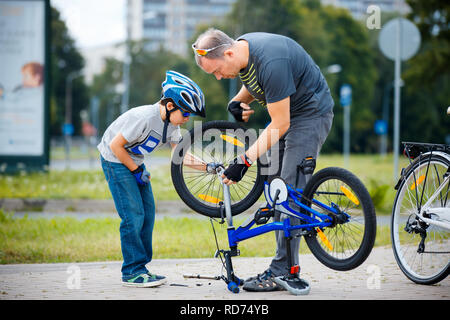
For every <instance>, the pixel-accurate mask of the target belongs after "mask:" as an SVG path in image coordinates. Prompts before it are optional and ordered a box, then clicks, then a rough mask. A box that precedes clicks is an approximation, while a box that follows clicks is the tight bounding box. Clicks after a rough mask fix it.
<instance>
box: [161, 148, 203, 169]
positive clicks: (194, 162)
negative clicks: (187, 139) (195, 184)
mask: <svg viewBox="0 0 450 320" xmlns="http://www.w3.org/2000/svg"><path fill="white" fill-rule="evenodd" d="M170 145H171V146H172V152H173V151H174V149H175V147H176V146H177V144H176V143H171V144H170ZM183 164H184V165H185V166H187V167H189V168H192V169H194V170H199V171H206V165H207V163H206V162H205V161H203V160H202V159H199V158H197V157H196V156H194V155H193V154H191V153H190V152H188V153H186V155H185V156H184V159H183Z"/></svg>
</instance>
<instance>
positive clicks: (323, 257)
mask: <svg viewBox="0 0 450 320" xmlns="http://www.w3.org/2000/svg"><path fill="white" fill-rule="evenodd" d="M302 203H304V204H306V205H308V206H309V207H311V208H312V209H314V210H315V211H317V212H320V213H322V214H325V215H328V216H329V217H330V219H331V220H332V221H333V223H332V225H331V226H329V227H326V228H322V229H319V228H316V229H314V230H313V231H312V232H311V233H310V234H309V235H306V236H305V240H306V243H307V245H308V247H309V249H310V250H311V252H312V253H313V255H314V256H315V257H316V258H317V259H318V260H319V261H320V262H322V263H323V264H324V265H326V266H327V267H329V268H331V269H334V270H339V271H347V270H351V269H354V268H356V267H358V266H359V265H361V264H362V263H363V262H364V261H365V260H366V259H367V257H368V256H369V254H370V252H371V251H372V248H373V245H374V243H375V236H376V216H375V209H374V206H373V203H372V199H371V198H370V195H369V192H368V191H367V189H366V188H365V187H364V185H363V183H362V182H361V181H360V180H359V179H358V178H357V177H356V176H355V175H354V174H353V173H351V172H349V171H347V170H345V169H342V168H335V167H330V168H325V169H322V170H320V171H319V172H317V173H316V174H314V175H313V176H312V177H311V179H310V181H309V182H308V183H307V185H306V187H305V190H304V194H303V196H302ZM323 205H326V206H328V207H330V208H332V209H333V211H331V210H330V209H327V208H326V207H324V206H323ZM306 213H307V214H309V213H308V212H306Z"/></svg>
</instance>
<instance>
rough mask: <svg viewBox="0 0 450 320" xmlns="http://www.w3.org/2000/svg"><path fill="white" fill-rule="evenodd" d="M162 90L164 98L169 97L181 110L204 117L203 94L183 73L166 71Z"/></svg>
mask: <svg viewBox="0 0 450 320" xmlns="http://www.w3.org/2000/svg"><path fill="white" fill-rule="evenodd" d="M162 91H163V96H164V97H165V98H171V99H172V100H173V101H174V103H175V104H176V105H177V106H178V107H180V108H181V109H182V110H183V111H185V112H189V113H191V114H192V115H197V116H201V117H205V115H206V114H205V96H204V95H203V92H202V90H201V89H200V87H199V86H198V85H197V84H196V83H195V82H194V81H192V80H191V79H189V78H188V77H186V76H185V75H182V74H181V73H178V72H175V71H171V70H169V71H167V72H166V80H165V81H164V82H163V83H162Z"/></svg>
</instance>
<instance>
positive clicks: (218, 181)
mask: <svg viewBox="0 0 450 320" xmlns="http://www.w3.org/2000/svg"><path fill="white" fill-rule="evenodd" d="M255 139H256V136H255V135H252V134H251V133H249V130H247V129H246V128H243V127H241V126H240V125H239V124H237V123H234V122H227V121H212V122H206V123H203V124H202V127H201V129H197V130H196V129H195V128H194V129H192V130H191V131H190V132H189V134H187V135H186V136H184V137H183V140H182V141H181V143H180V144H179V145H178V146H177V148H176V149H175V151H174V155H173V158H172V167H171V174H172V180H173V184H174V186H175V189H176V191H177V193H178V195H179V196H180V197H181V199H182V200H183V201H184V202H185V203H186V204H187V205H188V206H189V207H190V208H192V209H193V210H194V211H196V212H198V213H200V214H202V215H205V216H207V217H210V218H221V222H223V223H224V222H225V221H226V222H227V225H228V228H227V235H228V245H229V250H221V249H220V248H219V247H218V248H217V249H218V250H217V252H216V256H219V257H220V258H221V261H222V264H223V266H224V268H225V269H226V273H227V275H226V276H224V275H222V276H221V278H222V279H223V280H224V281H225V282H226V283H227V284H228V289H229V290H230V291H232V292H234V293H238V292H239V285H242V284H243V281H242V280H241V279H239V278H238V277H237V276H236V275H235V273H234V270H233V266H232V261H231V258H232V257H233V256H237V255H239V250H238V249H237V247H238V243H239V242H241V241H243V240H246V239H249V238H252V237H255V236H258V235H261V234H263V233H267V232H270V231H275V230H280V231H283V232H284V235H285V239H286V241H287V246H288V248H289V246H290V240H291V239H292V237H301V236H303V237H304V238H305V240H306V243H307V245H308V247H309V249H310V250H311V252H312V253H313V255H314V256H315V257H316V258H317V259H318V260H319V261H320V262H321V263H323V264H324V265H326V266H327V267H329V268H331V269H334V270H342V271H344V270H351V269H354V268H356V267H358V266H359V265H361V264H362V263H363V262H364V261H365V260H366V258H367V257H368V255H369V254H370V252H371V250H372V248H373V245H374V242H375V235H376V217H375V209H374V206H373V203H372V200H371V198H370V195H369V193H368V191H367V189H366V188H365V187H364V185H363V184H362V182H361V181H360V180H359V179H358V178H357V177H356V176H355V175H354V174H352V173H351V172H349V171H347V170H344V169H342V168H336V167H330V168H325V169H322V170H320V171H318V172H317V173H315V174H314V175H313V176H312V177H311V179H310V181H309V182H308V183H307V185H306V187H305V188H304V189H303V190H302V189H295V188H294V187H293V186H291V185H289V184H287V183H285V181H284V180H283V179H282V178H280V177H274V178H272V179H270V181H266V175H264V174H263V171H264V169H265V168H266V166H267V164H266V163H264V162H263V161H262V159H259V160H258V161H257V163H256V164H254V165H252V167H250V168H249V170H248V172H247V174H246V175H245V176H244V178H243V179H242V180H241V181H240V182H238V183H236V184H233V185H231V186H227V185H226V184H224V183H223V182H222V178H221V176H222V173H223V171H224V169H225V168H226V167H227V166H228V163H229V162H230V161H231V160H232V159H234V158H235V157H236V156H237V155H239V154H242V153H243V152H245V150H246V149H247V148H248V147H249V146H250V145H251V144H252V143H253V142H254V140H255ZM188 154H189V157H186V155H188ZM187 158H189V159H196V162H197V163H199V162H201V163H205V164H209V166H208V167H209V168H214V169H213V170H208V171H204V170H198V168H197V169H196V168H195V167H193V166H192V165H191V164H189V163H186V161H185V159H187ZM174 159H176V160H174ZM263 192H264V197H265V200H266V201H265V203H264V205H262V206H261V207H260V208H259V209H258V210H257V211H256V212H255V213H254V215H252V216H251V217H250V218H249V219H248V220H247V221H246V222H244V223H243V224H242V225H241V226H239V227H237V228H236V227H235V226H234V225H233V216H235V215H237V214H240V213H242V212H243V211H245V210H247V209H248V208H250V207H251V206H252V205H253V204H254V203H255V202H256V201H257V200H258V199H259V198H260V196H261V194H262V193H263ZM294 207H295V208H294ZM296 208H297V209H296ZM298 208H300V209H298ZM275 211H280V212H282V213H283V214H286V215H287V216H288V217H289V218H288V219H286V220H284V221H283V222H269V220H270V218H272V217H273V216H274V213H275ZM291 219H300V220H301V224H299V225H297V224H292V223H291V222H292V221H291ZM216 244H217V238H216ZM217 246H218V245H217ZM287 252H290V250H289V249H288V250H287ZM289 260H290V261H289V265H288V267H289V270H290V271H291V272H290V274H289V275H288V276H287V277H291V278H296V277H298V272H299V267H298V266H295V265H294V264H293V259H292V257H289Z"/></svg>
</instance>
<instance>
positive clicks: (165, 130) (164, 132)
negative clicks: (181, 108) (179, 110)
mask: <svg viewBox="0 0 450 320" xmlns="http://www.w3.org/2000/svg"><path fill="white" fill-rule="evenodd" d="M164 108H165V109H166V120H164V128H163V136H162V143H166V142H167V127H168V126H169V122H170V113H171V112H172V111H174V110H175V109H172V110H169V109H167V103H166V104H165V105H164Z"/></svg>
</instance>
